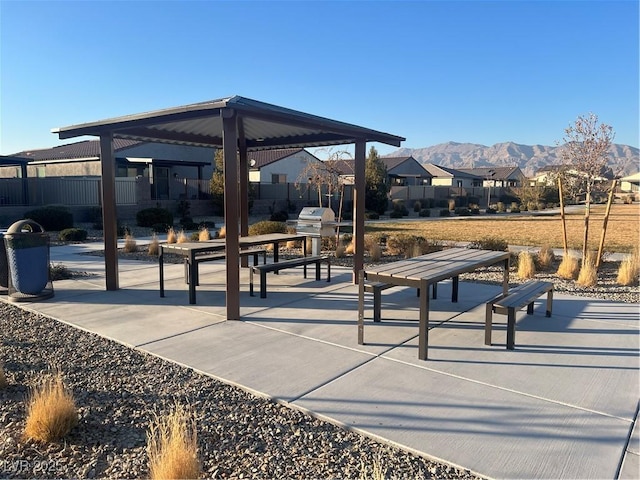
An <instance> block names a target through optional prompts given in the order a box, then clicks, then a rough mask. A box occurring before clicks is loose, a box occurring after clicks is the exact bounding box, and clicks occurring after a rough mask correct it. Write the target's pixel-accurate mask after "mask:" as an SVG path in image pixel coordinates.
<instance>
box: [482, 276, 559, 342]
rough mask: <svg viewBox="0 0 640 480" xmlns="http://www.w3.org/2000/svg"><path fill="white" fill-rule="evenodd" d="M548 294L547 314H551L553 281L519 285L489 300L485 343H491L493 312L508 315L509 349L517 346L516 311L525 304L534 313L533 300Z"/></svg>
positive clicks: (528, 310) (530, 312)
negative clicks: (505, 293)
mask: <svg viewBox="0 0 640 480" xmlns="http://www.w3.org/2000/svg"><path fill="white" fill-rule="evenodd" d="M545 293H546V294H547V310H546V312H545V315H546V316H547V317H550V316H551V307H552V303H553V283H551V282H543V281H539V280H531V281H529V282H526V283H523V284H521V285H518V286H517V287H514V288H511V289H509V292H508V293H507V295H506V296H505V295H502V294H500V295H498V296H496V297H495V298H492V299H491V300H489V301H488V302H487V305H486V316H485V326H484V343H485V345H491V331H492V327H493V313H494V312H495V313H500V314H503V315H505V314H506V315H507V349H508V350H513V349H514V348H515V337H516V312H517V311H518V310H520V309H521V308H522V307H524V306H525V305H526V306H527V314H528V315H532V314H533V302H534V301H535V300H536V299H537V298H539V297H541V296H542V295H544V294H545Z"/></svg>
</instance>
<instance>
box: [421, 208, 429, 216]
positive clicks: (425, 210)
mask: <svg viewBox="0 0 640 480" xmlns="http://www.w3.org/2000/svg"><path fill="white" fill-rule="evenodd" d="M418 216H420V217H430V216H431V210H429V209H428V208H423V209H422V210H420V211H419V212H418Z"/></svg>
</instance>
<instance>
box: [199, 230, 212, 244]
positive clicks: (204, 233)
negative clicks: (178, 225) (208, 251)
mask: <svg viewBox="0 0 640 480" xmlns="http://www.w3.org/2000/svg"><path fill="white" fill-rule="evenodd" d="M197 240H198V241H200V242H206V241H207V240H211V234H210V233H209V229H208V228H206V227H204V228H201V229H200V231H199V232H198V238H197Z"/></svg>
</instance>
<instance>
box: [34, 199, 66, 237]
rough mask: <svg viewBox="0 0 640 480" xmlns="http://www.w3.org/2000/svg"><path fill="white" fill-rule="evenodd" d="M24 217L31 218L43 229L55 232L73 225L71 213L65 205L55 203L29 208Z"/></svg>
mask: <svg viewBox="0 0 640 480" xmlns="http://www.w3.org/2000/svg"><path fill="white" fill-rule="evenodd" d="M24 218H25V219H30V220H33V221H34V222H36V223H38V224H40V226H41V227H42V228H44V229H45V230H53V231H56V232H57V231H61V230H64V229H66V228H72V227H73V214H72V213H71V212H70V211H69V210H68V209H67V208H66V207H62V206H57V205H50V206H47V207H42V208H36V209H35V210H29V211H28V212H26V213H25V214H24Z"/></svg>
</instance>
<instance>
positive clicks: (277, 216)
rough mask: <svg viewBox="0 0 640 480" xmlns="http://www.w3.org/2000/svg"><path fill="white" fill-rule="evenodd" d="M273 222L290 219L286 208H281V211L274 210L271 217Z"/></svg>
mask: <svg viewBox="0 0 640 480" xmlns="http://www.w3.org/2000/svg"><path fill="white" fill-rule="evenodd" d="M269 220H270V221H271V222H286V221H287V220H289V214H288V213H287V212H285V211H284V210H280V211H279V212H273V213H272V214H271V217H269Z"/></svg>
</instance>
